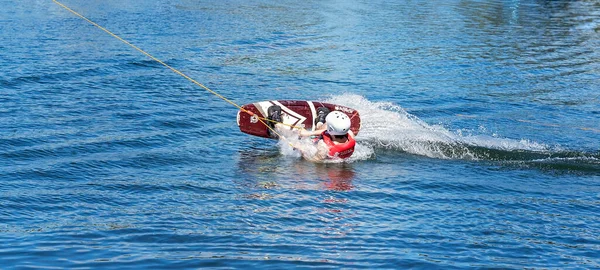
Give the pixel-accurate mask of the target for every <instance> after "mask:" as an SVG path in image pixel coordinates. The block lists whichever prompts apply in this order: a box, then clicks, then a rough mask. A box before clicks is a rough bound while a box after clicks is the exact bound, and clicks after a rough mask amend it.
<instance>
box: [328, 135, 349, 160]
mask: <svg viewBox="0 0 600 270" xmlns="http://www.w3.org/2000/svg"><path fill="white" fill-rule="evenodd" d="M322 136H323V137H322V138H323V142H324V143H325V145H327V148H329V153H327V155H328V156H329V158H336V157H337V158H342V159H346V158H349V157H350V156H352V153H354V146H355V145H356V141H355V140H354V138H353V137H352V136H350V135H348V141H346V142H345V143H339V144H335V143H334V142H333V140H332V139H331V135H330V134H329V133H327V131H325V132H323V135H322Z"/></svg>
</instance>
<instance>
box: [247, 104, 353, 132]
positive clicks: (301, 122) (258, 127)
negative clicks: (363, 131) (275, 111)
mask: <svg viewBox="0 0 600 270" xmlns="http://www.w3.org/2000/svg"><path fill="white" fill-rule="evenodd" d="M273 105H278V106H280V107H281V112H282V116H281V120H282V122H283V123H284V124H286V125H287V126H289V128H290V129H293V128H294V127H302V128H304V129H306V130H314V128H315V126H314V123H315V119H316V117H317V108H319V107H326V108H328V109H329V110H330V111H341V112H343V113H345V114H347V115H348V117H350V123H351V125H350V130H352V132H354V134H358V132H359V130H360V115H359V114H358V111H357V110H355V109H352V108H348V107H346V106H341V105H336V104H331V103H324V102H317V101H305V100H269V101H260V102H256V103H251V104H246V105H244V106H242V108H244V109H245V110H247V111H250V112H252V113H254V115H250V114H248V113H247V112H245V111H243V110H240V111H239V112H238V114H237V123H238V126H239V127H240V131H242V132H244V133H247V134H250V135H254V136H259V137H264V138H270V137H269V129H268V128H267V126H265V124H263V123H261V121H259V120H258V117H262V118H267V110H268V109H269V107H271V106H273Z"/></svg>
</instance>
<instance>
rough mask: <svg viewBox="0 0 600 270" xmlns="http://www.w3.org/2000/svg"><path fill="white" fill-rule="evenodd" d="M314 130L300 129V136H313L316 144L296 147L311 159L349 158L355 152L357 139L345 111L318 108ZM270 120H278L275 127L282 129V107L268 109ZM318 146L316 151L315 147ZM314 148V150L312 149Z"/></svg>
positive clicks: (306, 157) (295, 146)
mask: <svg viewBox="0 0 600 270" xmlns="http://www.w3.org/2000/svg"><path fill="white" fill-rule="evenodd" d="M317 112H318V116H317V119H316V120H315V122H316V123H315V126H316V129H315V130H314V131H308V130H300V132H299V133H298V135H299V136H300V137H313V138H314V141H313V142H314V145H306V144H302V143H296V144H295V145H294V149H296V150H298V151H300V153H302V156H303V157H304V158H305V159H307V160H310V161H323V160H328V159H347V158H349V157H350V156H352V154H353V153H354V147H355V145H356V141H355V140H354V133H353V132H352V131H351V130H350V126H351V122H350V117H348V115H346V114H345V113H343V112H340V111H333V112H329V110H328V109H327V108H323V107H322V108H318V109H317ZM268 116H269V117H268V118H269V120H272V121H276V122H277V123H278V124H275V125H274V127H275V128H279V129H281V124H279V123H280V122H281V108H279V106H272V107H271V108H269V110H268ZM315 146H316V152H315V151H314V147H315ZM311 150H312V151H311Z"/></svg>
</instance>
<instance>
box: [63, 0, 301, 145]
mask: <svg viewBox="0 0 600 270" xmlns="http://www.w3.org/2000/svg"><path fill="white" fill-rule="evenodd" d="M52 1H53V2H54V3H56V4H57V5H59V6H61V7H62V8H64V9H66V10H68V11H69V12H71V13H73V14H75V15H76V16H77V17H79V18H82V19H83V20H85V21H87V22H88V23H90V24H92V25H93V26H95V27H98V28H99V29H100V30H102V31H104V32H106V33H108V34H109V35H111V36H113V37H114V38H116V39H118V40H120V41H121V42H123V43H125V44H127V45H129V46H130V47H132V48H134V49H136V50H137V51H138V52H141V53H142V54H144V55H146V56H148V57H149V58H150V59H152V60H154V61H156V62H158V63H160V64H161V65H163V66H165V67H167V68H168V69H170V70H171V71H173V72H175V73H177V74H178V75H180V76H181V77H184V78H186V79H187V80H188V81H190V82H192V83H194V84H195V85H197V86H200V87H202V88H203V89H204V90H206V91H208V92H210V93H211V94H213V95H215V96H217V97H219V98H220V99H222V100H224V101H226V102H227V103H229V104H231V105H233V106H235V107H236V108H238V109H239V110H241V111H243V112H245V113H247V114H249V115H251V116H253V115H255V113H253V112H251V111H248V110H246V109H244V108H243V107H242V106H240V105H238V104H236V103H235V102H233V101H231V100H229V99H227V98H226V97H224V96H222V95H221V94H219V93H217V92H215V91H213V90H211V89H210V88H208V87H206V86H205V85H203V84H201V83H199V82H198V81H196V80H194V79H192V78H191V77H190V76H188V75H185V74H184V73H183V72H181V71H179V70H177V69H176V68H174V67H172V66H169V65H168V64H167V63H165V62H163V61H161V60H160V59H158V58H156V57H154V56H152V55H151V54H149V53H147V52H146V51H144V50H142V49H140V48H139V47H137V46H135V45H133V44H131V43H130V42H129V41H127V40H124V39H122V38H121V37H119V36H117V35H116V34H114V33H113V32H111V31H109V30H108V29H106V28H104V27H102V26H101V25H99V24H97V23H95V22H93V21H92V20H90V19H88V18H86V17H85V16H83V15H81V14H79V13H78V12H77V11H75V10H72V9H71V8H69V7H67V6H65V5H64V4H63V3H61V2H58V1H56V0H52ZM257 118H258V120H259V121H260V122H261V123H263V124H264V125H265V126H266V127H267V128H268V129H270V130H271V131H272V132H273V133H274V134H277V136H278V137H279V138H283V139H285V137H283V136H281V135H280V134H279V133H278V132H277V131H276V130H275V129H274V128H272V127H271V126H269V125H268V124H267V123H266V122H265V121H269V122H274V123H279V124H283V125H286V126H290V127H293V128H299V129H300V128H302V127H297V126H293V125H289V124H285V123H281V122H277V121H273V120H271V119H267V118H264V117H259V116H257ZM289 144H290V145H291V146H292V147H293V145H292V144H291V143H289Z"/></svg>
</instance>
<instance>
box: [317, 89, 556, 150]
mask: <svg viewBox="0 0 600 270" xmlns="http://www.w3.org/2000/svg"><path fill="white" fill-rule="evenodd" d="M327 102H330V103H334V104H340V105H345V106H348V107H351V108H354V109H356V110H358V111H359V112H360V116H361V120H362V127H361V131H360V135H359V136H357V140H358V141H359V144H360V145H362V146H365V147H366V148H369V149H371V150H370V152H373V150H374V149H378V148H383V149H392V150H397V151H402V152H407V153H411V154H416V155H422V156H427V157H431V158H441V159H472V160H473V159H475V160H477V159H482V158H487V157H486V153H481V151H478V149H480V148H485V149H495V150H502V151H517V150H524V151H530V152H547V151H549V147H548V146H546V145H544V144H540V143H536V142H531V141H528V140H513V139H507V138H498V137H494V136H489V135H463V134H462V132H452V131H449V130H448V129H446V128H444V127H443V126H440V125H431V124H428V123H426V122H424V121H422V120H421V119H419V118H418V117H416V116H414V115H412V114H410V113H408V112H406V111H405V110H404V109H403V108H402V107H400V106H398V105H395V104H392V103H389V102H372V101H369V100H367V99H366V98H364V97H363V96H359V95H353V94H344V95H339V96H333V97H331V98H330V99H329V100H327ZM366 152H369V151H366Z"/></svg>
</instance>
